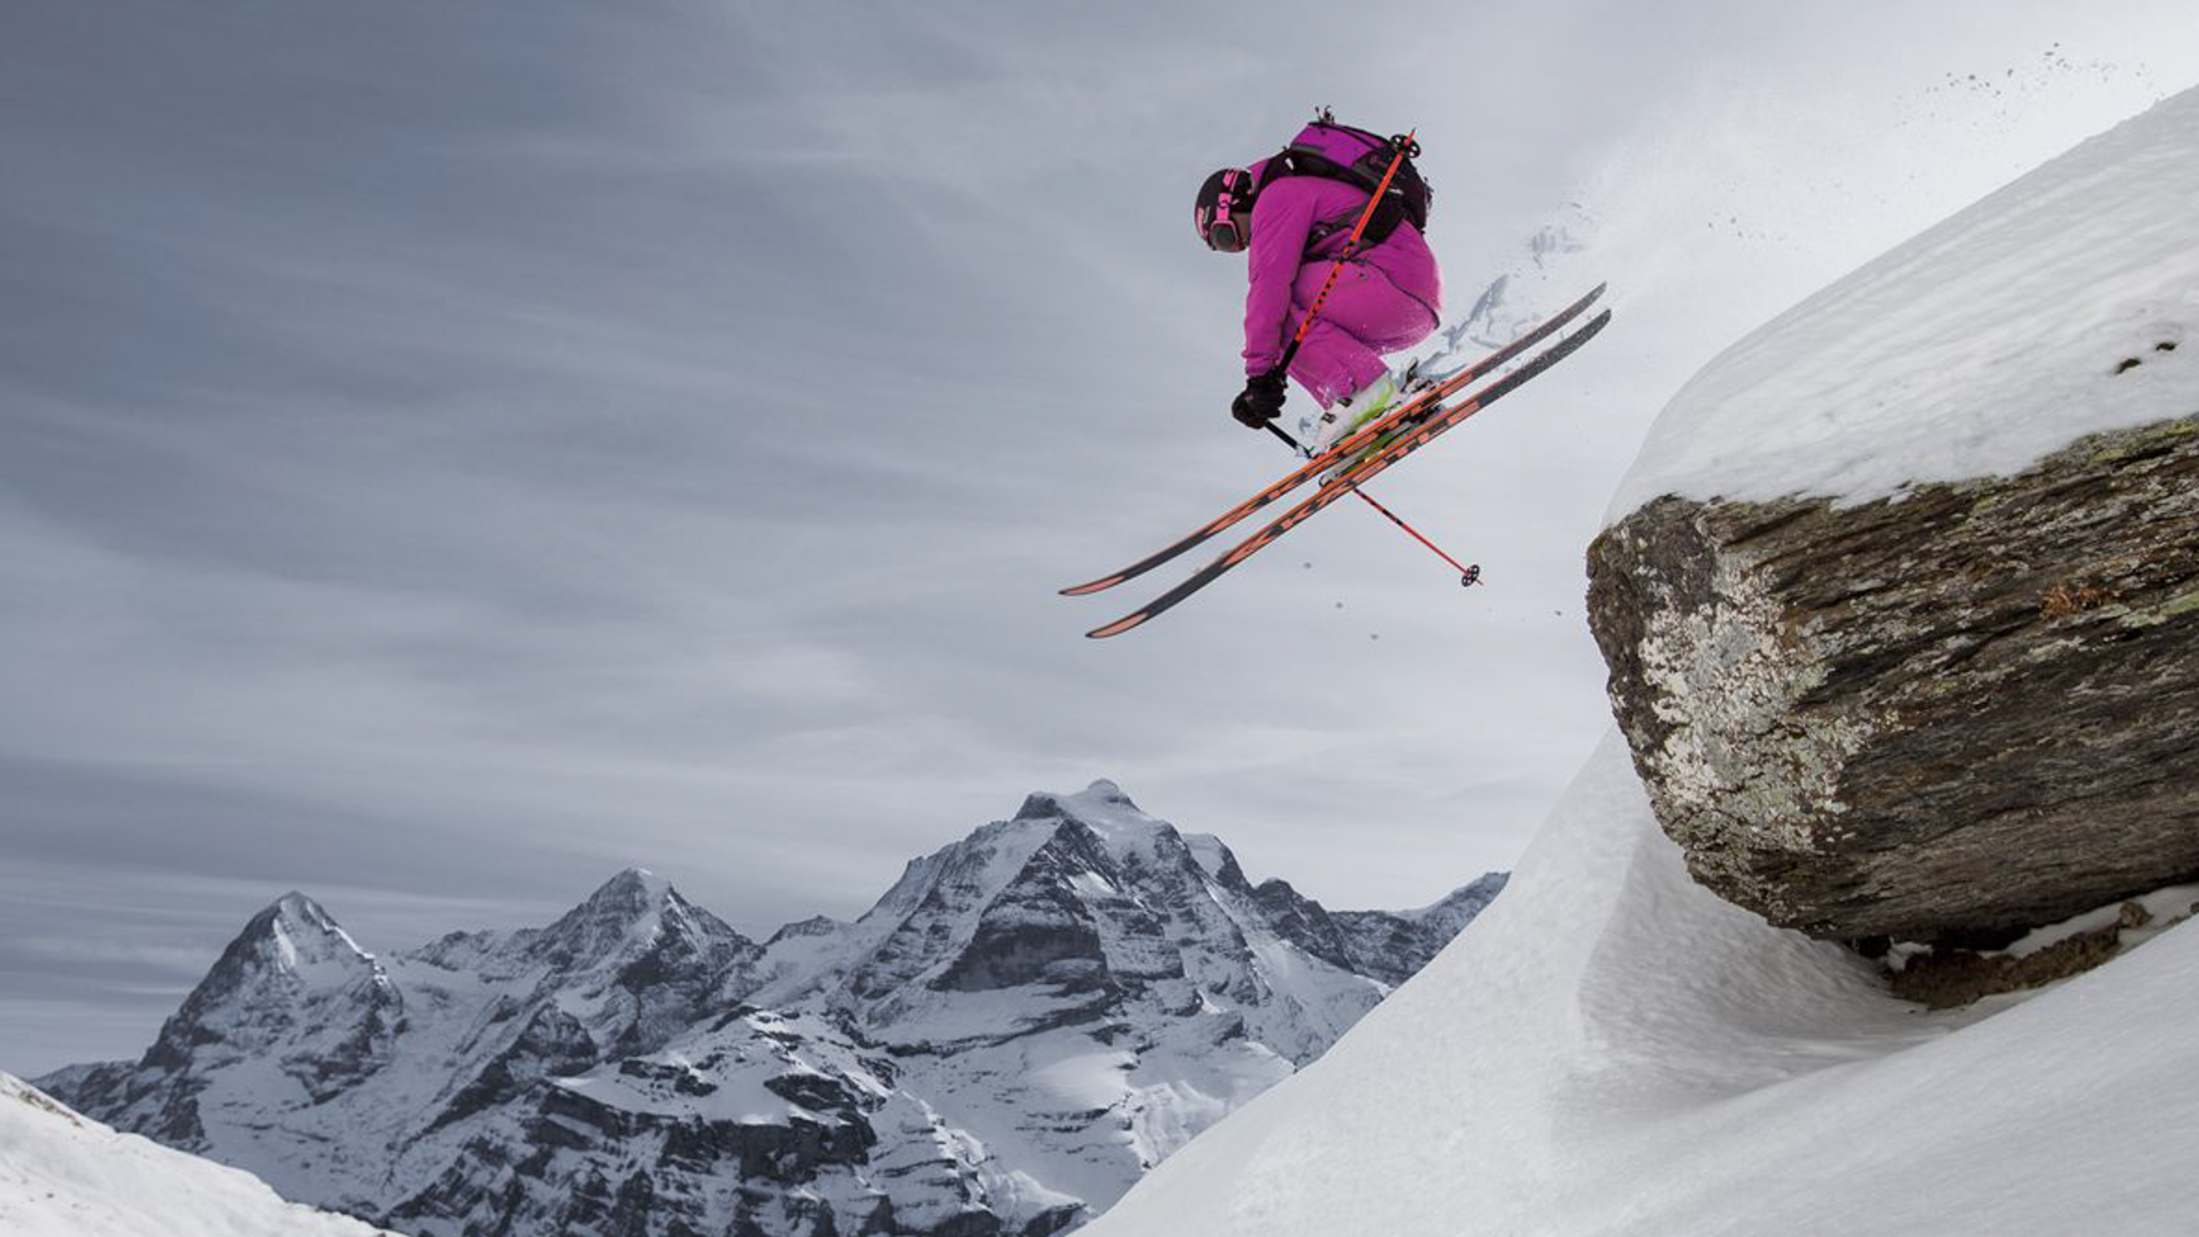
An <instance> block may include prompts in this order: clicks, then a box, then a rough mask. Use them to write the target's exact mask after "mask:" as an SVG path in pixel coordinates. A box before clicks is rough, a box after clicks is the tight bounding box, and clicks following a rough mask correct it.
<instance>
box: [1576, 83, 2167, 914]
mask: <svg viewBox="0 0 2199 1237" xmlns="http://www.w3.org/2000/svg"><path fill="white" fill-rule="evenodd" d="M2195 156H2199V92H2191V93H2187V94H2185V95H2182V96H2179V97H2178V98H2176V99H2174V100H2171V101H2169V102H2167V103H2164V104H2162V105H2160V106H2159V107H2157V108H2156V109H2154V110H2153V111H2152V112H2150V113H2148V114H2146V115H2145V116H2142V117H2140V118H2138V119H2135V120H2133V121H2130V122H2128V123H2127V124H2125V125H2123V126H2121V127H2120V128H2118V129H2116V130H2114V131H2112V132H2110V133H2108V134H2105V135H2102V136H2101V137H2098V138H2095V139H2093V140H2092V141H2090V142H2087V143H2085V144H2084V145H2082V146H2080V147H2078V148H2077V149H2076V150H2074V151H2072V152H2070V153H2069V154H2067V155H2064V156H2062V157H2061V158H2059V159H2056V160H2054V161H2052V162H2051V163H2048V164H2047V165H2045V166H2044V167H2042V168H2040V169H2039V170H2038V171H2036V172H2033V173H2032V174H2030V175H2029V176H2026V177H2024V178H2022V179H2021V180H2019V181H2017V182H2015V183H2014V184H2012V185H2010V186H2008V187H2007V188H2006V189H2003V190H2002V191H2000V192H1999V193H1996V194H1994V195H1992V196H1991V197H1988V198H1987V199H1985V200H1984V201H1982V202H1980V203H1978V204H1977V205H1976V206H1974V207H1972V208H1970V209H1969V210H1966V211H1964V212H1963V213H1962V214H1960V215H1958V216H1956V217H1955V218H1953V219H1951V220H1949V221H1948V222H1946V223H1944V224H1942V225H1940V226H1939V227H1936V228H1934V229H1931V230H1930V231H1928V232H1926V233H1924V234H1923V235H1921V236H1919V237H1918V238H1917V239H1915V240H1914V241H1911V242H1910V243H1908V244H1906V245H1904V246H1902V247H1901V248H1899V249H1897V250H1895V251H1893V252H1892V253H1889V254H1888V255H1886V256H1885V257H1883V258H1881V259H1879V260H1877V261H1875V262H1873V263H1871V264H1869V265H1867V266H1865V267H1864V268H1862V269H1861V270H1859V271H1858V272H1856V273H1855V274H1853V275H1851V276H1849V277H1848V278H1847V279H1844V280H1842V281H1841V282H1839V283H1838V284H1835V285H1834V286H1833V287H1831V288H1829V289H1827V290H1826V291H1824V292H1822V293H1819V294H1818V295H1817V296H1815V297H1812V298H1811V299H1810V300H1808V301H1806V302H1804V303H1803V304H1802V305H1801V306H1799V307H1797V308H1796V309H1794V310H1792V311H1790V312H1789V313H1788V314H1786V315H1784V316H1782V317H1781V318H1780V319H1778V320H1776V321H1775V322H1773V323H1771V324H1770V325H1768V326H1766V327H1765V328H1763V329H1762V330H1760V331H1758V332H1756V333H1755V334H1754V335H1752V336H1750V337H1749V338H1748V339H1746V340H1744V341H1742V342H1741V343H1740V344H1737V345H1735V346H1734V347H1733V348H1732V349H1730V350H1729V351H1728V352H1727V353H1726V354H1724V355H1723V356H1721V357H1720V358H1719V359H1718V360H1716V361H1713V362H1712V363H1711V364H1710V365H1709V366H1708V367H1706V368H1705V369H1704V370H1703V371H1702V373H1700V374H1699V375H1697V376H1696V377H1695V378H1694V379H1693V380H1692V381H1690V382H1689V383H1688V385H1687V387H1686V388H1685V389H1683V390H1682V391H1681V392H1680V394H1679V396H1678V397H1677V398H1675V399H1674V401H1673V402H1672V404H1671V406H1669V407H1668V408H1667V409H1666V411H1665V412H1664V414H1663V415H1662V416H1661V417H1660V418H1659V420H1658V423H1657V428H1656V429H1655V430H1654V431H1653V432H1652V434H1651V437H1650V441H1649V443H1648V444H1647V445H1646V446H1645V447H1644V449H1643V453H1642V458H1641V460H1640V461H1638V462H1637V464H1636V465H1635V469H1634V472H1633V473H1632V474H1630V475H1629V477H1628V479H1627V482H1626V484H1625V485H1624V486H1622V488H1621V492H1620V498H1619V499H1618V500H1616V501H1615V502H1614V504H1613V523H1612V525H1611V526H1610V527H1609V528H1608V529H1607V530H1606V531H1605V532H1604V534H1603V535H1602V536H1601V537H1599V538H1598V539H1597V540H1596V542H1595V544H1594V545H1593V546H1592V547H1591V548H1590V550H1589V554H1588V568H1589V577H1590V585H1589V596H1588V602H1589V607H1588V608H1589V616H1590V626H1591V628H1592V630H1593V631H1594V634H1595V637H1596V640H1597V643H1598V644H1599V645H1600V646H1601V648H1602V651H1603V655H1604V659H1605V661H1606V663H1607V664H1608V665H1609V667H1610V670H1611V680H1610V695H1611V702H1612V707H1613V710H1614V712H1615V713H1616V714H1617V717H1618V721H1619V724H1620V727H1621V728H1622V730H1623V731H1624V732H1625V734H1626V737H1627V740H1628V743H1629V745H1630V746H1631V748H1632V751H1633V755H1634V761H1635V766H1636V768H1637V770H1638V771H1639V772H1640V774H1641V776H1642V778H1643V780H1644V782H1645V783H1646V784H1647V786H1648V789H1649V794H1650V799H1651V801H1652V803H1653V804H1654V805H1655V807H1656V810H1657V816H1658V819H1659V820H1660V821H1661V822H1662V824H1663V826H1664V828H1665V830H1666V832H1667V833H1668V834H1670V835H1671V836H1672V838H1673V839H1674V840H1676V841H1677V842H1679V843H1680V845H1681V846H1682V847H1683V848H1684V849H1685V850H1686V852H1687V856H1688V864H1689V868H1690V870H1691V871H1693V872H1694V874H1695V876H1696V878H1697V879H1698V880H1701V881H1702V882H1703V883H1704V884H1706V885H1708V886H1709V887H1710V888H1711V889H1713V890H1714V891H1716V892H1718V893H1719V894H1721V895H1722V896H1724V897H1726V898H1728V899H1730V900H1732V901H1734V902H1737V903H1739V904H1740V905H1742V906H1745V907H1748V908H1749V909H1751V910H1755V911H1757V912H1759V913H1761V914H1763V915H1764V916H1766V917H1767V918H1769V919H1770V920H1771V921H1772V922H1773V923H1775V924H1779V925H1782V926H1790V927H1797V928H1801V929H1803V930H1805V931H1808V932H1811V933H1813V934H1816V935H1819V936H1824V937H1832V938H1871V937H1893V938H1896V939H1910V940H1937V941H1942V942H1946V943H1949V944H1954V943H1968V944H1981V945H1992V944H1998V943H2005V942H2006V941H2008V940H2010V939H2012V938H2013V937H2014V936H2016V935H2018V934H2020V933H2021V932H2022V931H2023V930H2024V929H2026V928H2028V927H2031V926H2036V925H2040V924H2045V923H2050V922H2053V921H2056V920H2060V919H2063V918H2066V917H2068V916H2070V915H2073V914H2076V913H2078V912H2081V911H2085V910H2088V909H2090V908H2092V907H2096V906H2099V905H2101V904H2103V903H2111V902H2113V901H2115V900H2116V899H2118V898H2122V897H2125V896H2129V895H2133V894H2137V893H2141V892H2144V891H2146V890H2151V889H2155V888H2158V887H2161V886H2165V885H2169V884H2172V883H2174V882H2177V881H2180V880H2183V879H2187V878H2189V877H2191V876H2193V875H2194V874H2199V759H2195V758H2199V484H2195V482H2199V346H2194V345H2190V344H2187V343H2186V340H2187V337H2188V336H2189V335H2190V334H2191V333H2193V332H2194V330H2195V329H2199V213H2195V212H2193V211H2192V210H2191V209H2190V206H2191V202H2192V201H2193V200H2194V198H2195V196H2199V158H2195Z"/></svg>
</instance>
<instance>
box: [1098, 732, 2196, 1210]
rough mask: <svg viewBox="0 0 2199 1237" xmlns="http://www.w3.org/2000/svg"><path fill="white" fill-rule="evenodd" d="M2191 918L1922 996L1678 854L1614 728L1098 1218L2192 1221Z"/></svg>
mask: <svg viewBox="0 0 2199 1237" xmlns="http://www.w3.org/2000/svg"><path fill="white" fill-rule="evenodd" d="M2195 1019H2199V928H2194V927H2193V926H2191V925H2190V924H2186V925H2184V926H2181V927H2178V928H2176V929H2174V930H2172V931H2170V932H2167V933H2165V934H2164V935H2162V936H2161V937H2159V938H2157V939H2155V940H2153V941H2152V942H2150V943H2148V944H2146V945H2144V946H2143V947H2141V948H2139V949H2138V950H2137V951H2136V952H2135V953H2133V954H2131V955H2130V956H2128V957H2126V958H2123V959H2120V960H2118V961H2115V962H2112V963H2110V964H2109V965H2107V966H2106V967H2104V968H2102V969H2100V970H2097V971H2094V972H2091V973H2089V974H2087V975H2084V976H2081V977H2079V978H2077V979H2075V980H2072V981H2070V982H2068V983H2067V984H2065V985H2063V986H2061V987H2058V988H2055V989H2051V990H2048V991H2046V992H2044V993H2043V994H2040V995H2037V996H2035V997H2033V998H2032V999H2030V1000H2029V1001H2028V1002H2024V1003H2021V1004H2015V1005H2011V1004H2009V1003H2008V1002H2007V1000H2006V999H2005V998H2003V999H2002V1001H2001V1003H1998V1004H1988V1005H1987V1006H1984V1007H1977V1008H1973V1009H1971V1010H1968V1011H1963V1012H1961V1013H1956V1014H1940V1015H1933V1014H1926V1013H1923V1012H1921V1011H1920V1010H1919V1009H1918V1008H1916V1007H1914V1006H1910V1005H1907V1004H1904V1003H1901V1002H1898V1001H1895V1000H1893V999H1892V998H1890V997H1888V996H1887V995H1885V993H1884V990H1883V988H1882V987H1881V985H1880V984H1878V983H1877V982H1876V981H1875V980H1874V979H1873V978H1872V976H1871V974H1870V971H1869V968H1868V965H1867V964H1866V963H1864V962H1862V961H1861V960H1860V959H1857V958H1856V957H1854V956H1853V955H1852V954H1849V953H1847V952H1846V951H1844V950H1842V949H1840V948H1838V947H1836V946H1832V945H1828V944H1823V943H1819V942H1813V941H1810V940H1808V939H1807V938H1804V937H1802V936H1801V935H1799V934H1797V933H1792V932H1785V931H1779V930H1775V929H1772V928H1770V927H1768V926H1767V925H1765V924H1764V923H1763V921H1761V920H1759V919H1757V918H1755V917H1754V916H1751V915H1749V914H1747V913H1745V912H1742V911H1740V910H1738V909H1736V908H1734V907H1732V906H1729V905H1727V904H1726V903H1723V902H1721V901H1719V900H1718V899H1717V898H1715V897H1713V896H1711V895H1710V894H1709V893H1707V892H1705V891H1704V890H1702V889H1701V888H1700V887H1698V886H1697V885H1695V884H1694V883H1693V882H1692V881H1691V880H1690V879H1689V878H1688V876H1687V872H1686V869H1685V867H1684V865H1683V863H1682V860H1681V856H1680V853H1679V851H1678V849H1677V848H1676V847H1674V846H1673V845H1672V843H1671V842H1670V841H1668V840H1667V839H1666V838H1665V836H1664V835H1663V833H1662V832H1660V831H1659V830H1658V828H1657V826H1656V822H1655V820H1654V819H1653V817H1652V816H1651V814H1650V811H1649V806H1648V803H1647V801H1646V799H1645V798H1644V796H1643V794H1642V791H1641V788H1640V784H1639V783H1638V782H1637V781H1636V780H1635V777H1634V773H1633V769H1632V767H1631V765H1630V764H1629V762H1628V759H1627V755H1626V748H1625V745H1624V743H1623V742H1621V741H1620V740H1619V739H1618V738H1617V737H1616V736H1612V737H1609V738H1607V739H1606V741H1605V742H1604V744H1603V746H1602V747H1601V748H1600V749H1599V751H1598V752H1597V754H1596V756H1595V757H1594V758H1593V759H1592V761H1591V762H1590V764H1589V766H1588V768H1587V769H1586V770H1585V771H1584V772H1583V773H1582V774H1581V776H1580V778H1579V779H1578V780H1577V781H1576V783H1575V784H1574V786H1573V787H1572V789H1571V790H1570V791H1569V792H1568V793H1567V795H1566V797H1565V799H1564V801H1563V802H1562V803H1561V804H1560V805H1559V807H1558V808H1557V810H1556V812H1555V813H1554V815H1553V816H1552V818H1551V820H1550V821H1549V822H1548V824H1546V825H1545V826H1544V828H1543V830H1542V832H1541V833H1540V834H1539V835H1538V837H1537V839H1536V841H1535V843H1534V845H1533V847H1532V848H1531V849H1530V851H1529V853H1528V854H1527V855H1526V856H1525V857H1524V858H1523V859H1522V861H1521V863H1520V865H1519V869H1518V871H1517V872H1516V873H1515V874H1514V876H1513V879H1512V882H1511V885H1510V887H1509V888H1508V889H1507V891H1506V893H1505V895H1504V897H1503V898H1502V899H1500V900H1499V901H1498V902H1497V904H1496V905H1495V906H1494V907H1492V908H1491V909H1490V911H1489V912H1488V913H1487V914H1486V915H1484V916H1483V917H1482V918H1481V919H1480V920H1479V921H1477V922H1476V924H1475V927H1474V930H1473V931H1472V932H1471V933H1468V934H1466V935H1465V936H1462V937H1460V938H1459V940H1458V942H1457V943H1456V944H1455V945H1453V946H1452V947H1451V948H1450V949H1449V950H1448V951H1446V952H1445V953H1444V954H1443V955H1442V956H1441V957H1440V958H1438V959H1437V960H1436V962H1435V963H1434V964H1433V965H1432V966H1431V967H1430V968H1429V969H1428V970H1427V971H1425V972H1423V973H1422V974H1421V975H1420V976H1419V977H1418V978H1416V979H1415V980H1413V981H1412V982H1411V983H1408V984H1406V985H1405V986H1404V987H1403V988H1402V989H1400V990H1399V991H1398V993H1397V994H1396V995H1395V996H1394V997H1392V998H1391V999H1390V1000H1389V1001H1388V1002H1386V1003H1384V1005H1383V1006H1382V1007H1381V1008H1379V1009H1377V1010H1376V1011H1375V1012H1374V1013H1373V1014H1371V1015H1369V1016H1368V1018H1367V1019H1366V1020H1365V1021H1364V1022H1363V1023H1361V1024H1360V1026H1359V1027H1358V1028H1357V1029H1356V1030H1355V1031H1354V1032H1353V1033H1352V1034H1351V1035H1350V1036H1348V1037H1346V1038H1345V1039H1344V1040H1343V1041H1342V1042H1341V1043H1339V1044H1338V1045H1337V1046H1336V1048H1335V1049H1334V1050H1332V1051H1331V1052H1330V1053H1329V1055H1328V1056H1326V1057H1324V1058H1323V1059H1322V1060H1321V1061H1320V1062H1318V1063H1317V1064H1315V1065H1314V1066H1312V1067H1311V1068H1309V1069H1307V1070H1306V1071H1304V1072H1303V1073H1301V1074H1300V1075H1299V1076H1298V1077H1297V1078H1295V1079H1293V1080H1291V1081H1290V1082H1289V1083H1286V1084H1284V1085H1283V1086H1281V1087H1278V1088H1277V1089H1275V1090H1274V1091H1271V1092H1269V1093H1268V1094H1267V1095H1265V1096H1262V1097H1261V1098H1260V1099H1259V1100H1256V1101H1255V1102H1254V1103H1253V1104H1252V1105H1250V1106H1249V1107H1247V1108H1246V1109H1245V1111H1244V1112H1242V1113H1240V1114H1238V1115H1236V1116H1234V1117H1233V1118H1232V1119H1230V1120H1228V1121H1226V1122H1223V1123H1222V1124H1221V1125H1219V1126H1217V1127H1216V1128H1215V1129H1213V1130H1210V1131H1208V1132H1207V1133H1206V1134H1205V1135H1204V1136H1202V1137H1201V1138H1200V1139H1199V1140H1198V1141H1196V1142H1194V1143H1192V1144H1191V1145H1190V1146H1189V1147H1187V1148H1186V1149H1185V1150H1184V1151H1183V1152H1182V1153H1181V1154H1179V1155H1178V1156H1176V1157H1175V1158H1174V1159H1171V1160H1170V1161H1169V1162H1168V1163H1166V1164H1164V1165H1162V1166H1161V1167H1160V1168H1159V1169H1157V1170H1155V1172H1154V1173H1153V1174H1152V1175H1151V1176H1149V1177H1148V1178H1147V1179H1146V1180H1145V1181H1144V1182H1143V1183H1142V1184H1140V1185H1139V1187H1138V1188H1137V1189H1135V1190H1133V1191H1132V1192H1131V1193H1130V1194H1129V1195H1128V1196H1127V1197H1126V1198H1124V1199H1123V1201H1122V1202H1121V1203H1119V1204H1118V1205H1117V1206H1116V1208H1115V1209H1114V1210H1113V1211H1111V1212H1110V1213H1109V1214H1108V1215H1107V1216H1105V1217H1103V1218H1102V1219H1101V1220H1100V1221H1099V1223H1097V1224H1096V1225H1094V1226H1093V1227H1092V1228H1091V1229H1089V1230H1087V1231H1088V1232H1090V1233H1092V1234H1095V1235H1096V1237H1326V1235H1327V1234H1333V1233H1342V1232H1367V1233H1381V1234H1384V1237H1455V1235H1456V1234H1458V1233H1461V1232H1488V1233H1505V1234H1536V1233H1564V1234H1602V1233H1609V1234H1622V1233H1688V1234H1696V1235H1702V1234H1719V1233H1732V1234H1755V1233H1811V1234H1820V1235H1823V1237H1836V1235H1839V1234H1856V1235H1857V1237H1863V1235H1866V1234H1868V1235H1871V1237H1890V1235H1894V1234H1919V1235H1922V1234H1945V1233H1995V1234H2002V1235H2004V1237H2015V1235H2020V1234H2040V1235H2042V1237H2044V1235H2047V1234H2068V1233H2077V1232H2117V1233H2134V1234H2150V1233H2169V1232H2183V1231H2189V1221H2190V1217H2191V1216H2192V1215H2194V1214H2199V1175H2195V1174H2193V1173H2192V1172H2191V1165H2192V1163H2193V1162H2194V1157H2195V1156H2199V1036H2194V1035H2193V1034H2192V1033H2191V1028H2192V1026H2193V1025H2194V1023H2195Z"/></svg>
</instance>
